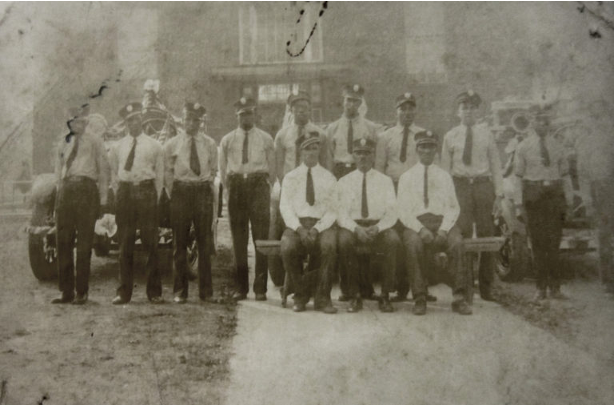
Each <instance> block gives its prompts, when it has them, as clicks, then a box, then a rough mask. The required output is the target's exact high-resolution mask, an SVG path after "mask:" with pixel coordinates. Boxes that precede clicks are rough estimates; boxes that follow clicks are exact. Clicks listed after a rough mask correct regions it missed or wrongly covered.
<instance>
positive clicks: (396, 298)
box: [390, 295, 407, 303]
mask: <svg viewBox="0 0 614 406" xmlns="http://www.w3.org/2000/svg"><path fill="white" fill-rule="evenodd" d="M390 301H391V302H393V303H400V302H407V295H395V296H393V297H391V298H390Z"/></svg>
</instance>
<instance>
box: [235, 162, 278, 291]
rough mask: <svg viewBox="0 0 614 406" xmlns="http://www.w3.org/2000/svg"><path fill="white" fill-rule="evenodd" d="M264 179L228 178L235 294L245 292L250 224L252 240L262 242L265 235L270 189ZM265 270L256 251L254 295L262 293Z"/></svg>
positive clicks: (263, 258) (264, 259)
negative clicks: (236, 291)
mask: <svg viewBox="0 0 614 406" xmlns="http://www.w3.org/2000/svg"><path fill="white" fill-rule="evenodd" d="M267 179H268V175H267V174H252V175H250V176H248V177H247V178H244V177H243V176H241V175H229V177H228V216H229V217H230V231H231V233H232V245H233V249H234V256H235V265H236V274H235V281H236V286H237V290H238V292H239V293H245V294H247V292H249V269H248V266H247V244H248V241H249V226H250V223H251V227H252V239H253V240H254V241H256V240H266V239H267V235H268V233H269V221H270V213H269V209H270V201H271V187H270V185H269V182H268V181H267ZM267 267H268V265H267V257H266V255H264V254H261V253H260V252H258V251H256V270H255V278H254V293H266V291H267Z"/></svg>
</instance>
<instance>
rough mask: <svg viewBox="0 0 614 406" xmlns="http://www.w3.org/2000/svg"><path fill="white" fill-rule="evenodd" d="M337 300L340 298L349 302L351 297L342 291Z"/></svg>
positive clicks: (341, 300)
mask: <svg viewBox="0 0 614 406" xmlns="http://www.w3.org/2000/svg"><path fill="white" fill-rule="evenodd" d="M337 300H339V301H340V302H349V301H350V297H349V296H348V295H346V294H345V293H342V294H341V295H339V299H337Z"/></svg>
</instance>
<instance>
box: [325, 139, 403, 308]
mask: <svg viewBox="0 0 614 406" xmlns="http://www.w3.org/2000/svg"><path fill="white" fill-rule="evenodd" d="M353 154H354V162H356V167H357V169H356V170H355V171H353V172H351V173H350V174H348V175H346V176H344V177H342V178H341V179H340V180H339V184H338V192H339V197H338V203H337V210H338V224H339V226H340V227H341V229H340V230H339V236H338V238H339V257H340V261H341V262H342V266H343V267H344V268H345V269H347V271H348V274H347V277H348V294H349V296H350V305H349V307H348V309H347V310H348V312H350V313H354V312H357V311H359V310H360V309H362V298H361V297H360V294H359V288H358V285H359V280H360V279H367V281H366V283H368V284H370V283H371V282H370V281H369V280H368V275H361V274H362V273H365V272H364V271H366V272H367V273H368V269H369V267H368V265H367V264H365V265H366V266H361V263H360V261H361V259H359V255H360V254H363V253H368V254H369V253H370V254H371V255H373V254H374V253H375V252H382V253H383V254H384V257H385V262H384V266H383V275H382V277H383V280H382V294H381V299H380V303H379V308H380V310H381V311H382V312H385V313H390V312H392V311H393V308H392V305H391V304H390V299H389V292H390V291H391V290H393V284H394V272H395V269H396V265H397V264H396V260H397V258H396V256H397V249H398V246H399V245H400V240H399V236H398V235H397V233H396V232H395V231H394V229H393V226H394V225H395V224H396V222H397V213H396V205H395V203H396V197H395V195H394V186H393V184H392V180H391V179H390V178H389V177H388V176H386V175H384V174H382V173H380V172H378V171H376V170H374V169H373V162H374V160H375V141H373V140H371V139H365V138H362V139H359V140H354V145H353ZM371 247H373V248H371ZM361 271H362V272H361Z"/></svg>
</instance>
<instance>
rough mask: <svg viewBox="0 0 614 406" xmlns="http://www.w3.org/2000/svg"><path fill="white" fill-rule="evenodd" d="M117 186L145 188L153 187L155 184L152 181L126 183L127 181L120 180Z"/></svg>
mask: <svg viewBox="0 0 614 406" xmlns="http://www.w3.org/2000/svg"><path fill="white" fill-rule="evenodd" d="M119 184H120V185H126V186H131V187H145V186H155V184H156V182H155V180H153V179H147V180H142V181H140V182H128V181H124V180H120V181H119Z"/></svg>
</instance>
